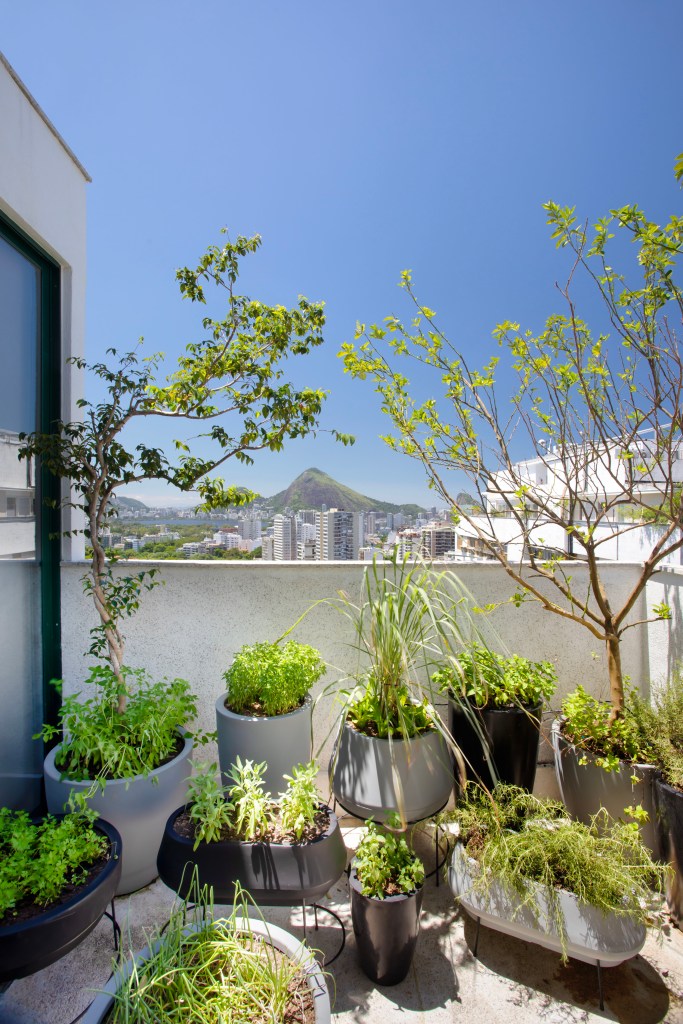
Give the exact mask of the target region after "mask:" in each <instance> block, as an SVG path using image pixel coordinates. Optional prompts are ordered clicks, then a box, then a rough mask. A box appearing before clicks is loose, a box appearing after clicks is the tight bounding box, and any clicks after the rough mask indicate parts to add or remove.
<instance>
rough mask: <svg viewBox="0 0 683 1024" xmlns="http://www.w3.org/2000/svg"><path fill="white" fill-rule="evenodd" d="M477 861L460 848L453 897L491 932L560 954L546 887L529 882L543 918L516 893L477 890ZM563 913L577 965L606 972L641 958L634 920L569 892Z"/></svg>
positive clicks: (640, 928) (640, 932) (452, 870)
mask: <svg viewBox="0 0 683 1024" xmlns="http://www.w3.org/2000/svg"><path fill="white" fill-rule="evenodd" d="M474 868H476V865H475V862H474V861H473V860H472V859H471V858H469V857H467V855H466V854H465V851H464V848H463V846H462V844H461V843H457V844H456V847H455V850H454V852H453V856H452V858H451V863H450V866H449V868H448V881H449V884H450V887H451V890H452V892H453V894H454V895H455V896H456V897H457V899H458V900H459V902H460V905H461V906H462V907H464V908H465V910H466V911H467V912H468V914H471V916H472V917H474V918H475V919H478V920H480V921H482V922H483V923H484V924H485V925H487V926H488V927H489V928H494V929H495V930H496V931H499V932H503V933H504V934H505V935H512V936H513V937H514V938H516V939H524V940H525V941H526V942H535V943H536V944H537V945H539V946H543V947H545V949H552V950H553V951H554V952H556V953H561V952H562V949H563V945H562V939H561V936H560V934H559V932H558V930H557V927H556V924H555V923H554V922H553V919H552V915H551V914H550V913H549V908H548V900H547V896H546V892H545V889H544V887H543V886H541V885H538V884H537V883H535V882H529V883H528V884H529V886H530V887H531V888H532V889H533V890H534V899H535V901H536V903H537V906H538V916H537V918H535V917H534V914H533V913H532V912H531V910H530V909H529V908H528V907H523V906H522V905H521V901H520V896H519V894H518V893H517V892H515V890H514V889H510V888H508V887H507V886H504V885H501V884H498V883H495V882H494V883H493V884H492V885H491V887H490V889H489V891H488V893H487V894H486V895H482V894H479V893H478V892H476V891H475V889H474V881H473V874H472V872H473V869H474ZM559 899H560V909H561V911H562V914H563V916H564V924H565V929H566V942H565V945H564V949H565V950H566V952H567V955H568V956H570V957H573V958H574V959H575V960H582V961H583V962H584V963H587V964H594V965H596V966H597V965H599V966H602V967H616V966H618V964H621V963H623V962H624V960H629V959H630V958H631V957H633V956H636V954H637V953H639V952H640V950H641V949H642V948H643V944H644V943H645V927H644V925H642V924H639V923H638V922H635V921H633V919H632V918H630V917H623V916H621V915H618V914H603V912H602V911H601V910H598V909H597V908H596V907H593V906H590V905H589V904H586V903H579V901H578V899H577V898H576V896H574V894H573V893H570V892H564V891H560V893H559Z"/></svg>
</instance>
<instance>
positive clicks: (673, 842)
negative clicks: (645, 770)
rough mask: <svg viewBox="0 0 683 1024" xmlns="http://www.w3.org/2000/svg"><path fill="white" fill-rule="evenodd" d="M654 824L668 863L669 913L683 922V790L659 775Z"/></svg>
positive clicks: (678, 921) (667, 890)
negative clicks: (669, 871) (669, 870)
mask: <svg viewBox="0 0 683 1024" xmlns="http://www.w3.org/2000/svg"><path fill="white" fill-rule="evenodd" d="M655 804H656V805H657V826H658V832H659V836H660V841H661V847H662V856H663V858H664V860H668V862H669V864H670V865H671V874H670V875H669V877H668V878H667V880H666V901H667V903H668V904H669V910H670V911H671V916H672V917H673V919H674V920H675V921H676V922H677V923H678V926H679V927H681V925H683V791H682V790H680V789H676V788H675V787H674V786H670V785H669V784H668V782H664V780H663V779H662V778H656V779H655Z"/></svg>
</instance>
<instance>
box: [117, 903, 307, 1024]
mask: <svg viewBox="0 0 683 1024" xmlns="http://www.w3.org/2000/svg"><path fill="white" fill-rule="evenodd" d="M197 888H198V887H195V891H194V892H193V894H192V901H193V902H194V903H195V908H194V910H193V911H192V912H191V917H190V916H189V915H188V909H187V905H186V904H181V905H180V906H177V907H176V908H175V909H174V910H173V913H172V914H171V917H170V920H169V922H168V924H167V925H165V926H164V929H163V933H161V932H157V933H156V934H155V935H154V936H153V938H152V942H151V949H152V952H151V955H150V957H149V958H148V959H147V960H146V961H145V962H144V964H141V965H139V966H135V967H134V968H133V970H132V972H131V974H130V975H129V977H127V978H125V979H124V980H123V983H122V985H121V986H120V987H119V989H118V990H117V993H116V995H115V996H114V1005H113V1008H112V1011H111V1015H110V1017H109V1018H107V1019H108V1022H109V1024H128V1022H130V1021H136V1022H137V1024H158V1022H159V1021H162V1020H163V1021H165V1022H168V1024H186V1022H187V1021H189V1020H192V1021H200V1022H202V1024H226V1022H228V1021H232V1022H238V1021H255V1022H257V1021H265V1020H268V1021H285V1020H286V1021H303V1020H304V1019H305V1018H304V1016H303V1013H302V1010H303V1007H304V1006H306V1005H308V1003H309V1001H310V995H309V988H308V984H307V981H306V970H305V968H304V967H302V964H301V963H298V962H297V961H295V960H293V959H292V958H291V957H290V956H288V955H287V954H282V953H280V952H279V951H277V950H275V949H274V947H273V946H272V945H270V944H269V943H268V941H267V939H264V938H262V937H261V936H260V935H258V934H257V933H256V932H255V931H254V930H253V929H254V925H253V924H251V925H250V923H249V910H250V906H251V907H254V908H255V909H256V910H257V912H258V908H256V907H255V904H253V901H251V900H250V898H249V895H248V893H246V892H245V891H244V890H242V889H241V888H240V886H239V885H237V886H236V887H235V888H236V896H235V902H234V904H233V908H232V911H231V913H230V916H229V917H227V918H220V919H218V920H216V919H215V917H214V908H213V904H212V902H211V897H210V894H209V891H208V890H207V889H203V890H201V891H199V892H197ZM261 920H262V918H261ZM191 922H192V923H193V924H196V926H197V928H196V930H191V929H190V927H189V925H190V923H191Z"/></svg>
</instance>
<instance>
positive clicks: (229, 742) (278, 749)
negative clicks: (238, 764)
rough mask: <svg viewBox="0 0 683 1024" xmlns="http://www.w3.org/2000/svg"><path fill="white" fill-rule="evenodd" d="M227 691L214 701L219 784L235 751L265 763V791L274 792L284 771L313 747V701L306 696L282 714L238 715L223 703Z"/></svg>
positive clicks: (281, 784) (305, 758)
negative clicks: (293, 708)
mask: <svg viewBox="0 0 683 1024" xmlns="http://www.w3.org/2000/svg"><path fill="white" fill-rule="evenodd" d="M227 696H228V695H227V693H224V694H223V695H222V696H221V697H219V698H218V700H217V701H216V729H217V730H218V760H219V761H220V766H221V775H222V778H223V784H224V785H228V779H227V772H228V771H229V770H230V768H231V766H232V765H233V764H234V763H235V758H236V757H237V756H238V755H239V756H240V757H241V759H242V761H247V760H249V761H255V762H256V763H257V764H260V763H261V762H262V761H265V762H266V764H267V768H266V773H265V775H264V783H265V789H266V792H269V793H272V794H273V796H277V794H278V793H280V792H282V790H283V789H284V788H285V782H284V781H283V776H284V775H291V773H292V768H294V767H295V766H296V765H297V764H306V763H308V761H310V760H311V757H312V750H313V701H312V699H311V697H310V695H309V696H308V697H306V699H305V701H304V703H303V704H302V705H301V707H300V708H296V710H294V711H290V712H289V713H288V714H286V715H274V716H273V717H268V716H266V715H262V716H257V715H238V714H236V713H235V712H234V711H230V709H229V708H227V707H226V706H225V701H226V699H227Z"/></svg>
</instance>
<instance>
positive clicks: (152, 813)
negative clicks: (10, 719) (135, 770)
mask: <svg viewBox="0 0 683 1024" xmlns="http://www.w3.org/2000/svg"><path fill="white" fill-rule="evenodd" d="M59 750H60V748H59V747H55V749H54V750H51V751H50V753H49V754H48V755H47V757H46V758H45V764H44V776H45V796H46V799H47V807H48V810H49V812H50V813H51V814H61V813H62V812H63V811H64V810H66V809H67V808H66V804H67V803H68V800H69V795H70V794H71V793H72V792H76V793H87V792H88V791H89V790H90V789H93V790H94V791H93V795H92V796H91V797H90V798H89V799H88V803H89V805H90V806H91V807H92V808H93V809H94V810H96V811H97V813H98V814H99V815H100V816H101V817H102V818H104V819H105V821H109V822H111V824H112V825H113V826H114V827H115V828H116V829H118V831H119V833H120V835H121V849H122V856H121V860H122V870H121V880H120V882H119V885H118V888H117V890H116V893H117V895H118V896H122V895H125V893H129V892H135V890H136V889H141V888H142V887H143V886H145V885H149V883H150V882H152V881H154V879H155V878H156V877H157V853H158V852H159V846H160V845H161V837H162V836H163V834H164V828H165V826H166V821H167V820H168V816H169V815H170V814H171V812H172V811H174V810H175V809H176V807H178V806H179V805H181V804H184V803H186V801H187V784H188V781H189V778H190V774H191V772H192V761H191V757H192V740H191V739H190V737H188V736H186V737H185V739H184V744H183V749H182V750H181V751H180V753H179V754H178V756H177V757H174V758H173V760H172V761H168V762H167V764H164V765H162V766H161V767H160V768H155V769H154V771H152V772H150V773H149V775H135V776H134V777H133V778H132V779H111V780H109V781H108V782H107V783H106V784H105V787H104V789H103V790H101V789H99V788H98V787H94V786H93V783H92V782H91V781H87V780H86V781H84V782H75V781H73V780H72V779H63V780H61V779H60V772H59V770H58V769H57V768H56V767H55V757H56V755H57V753H58V751H59Z"/></svg>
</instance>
